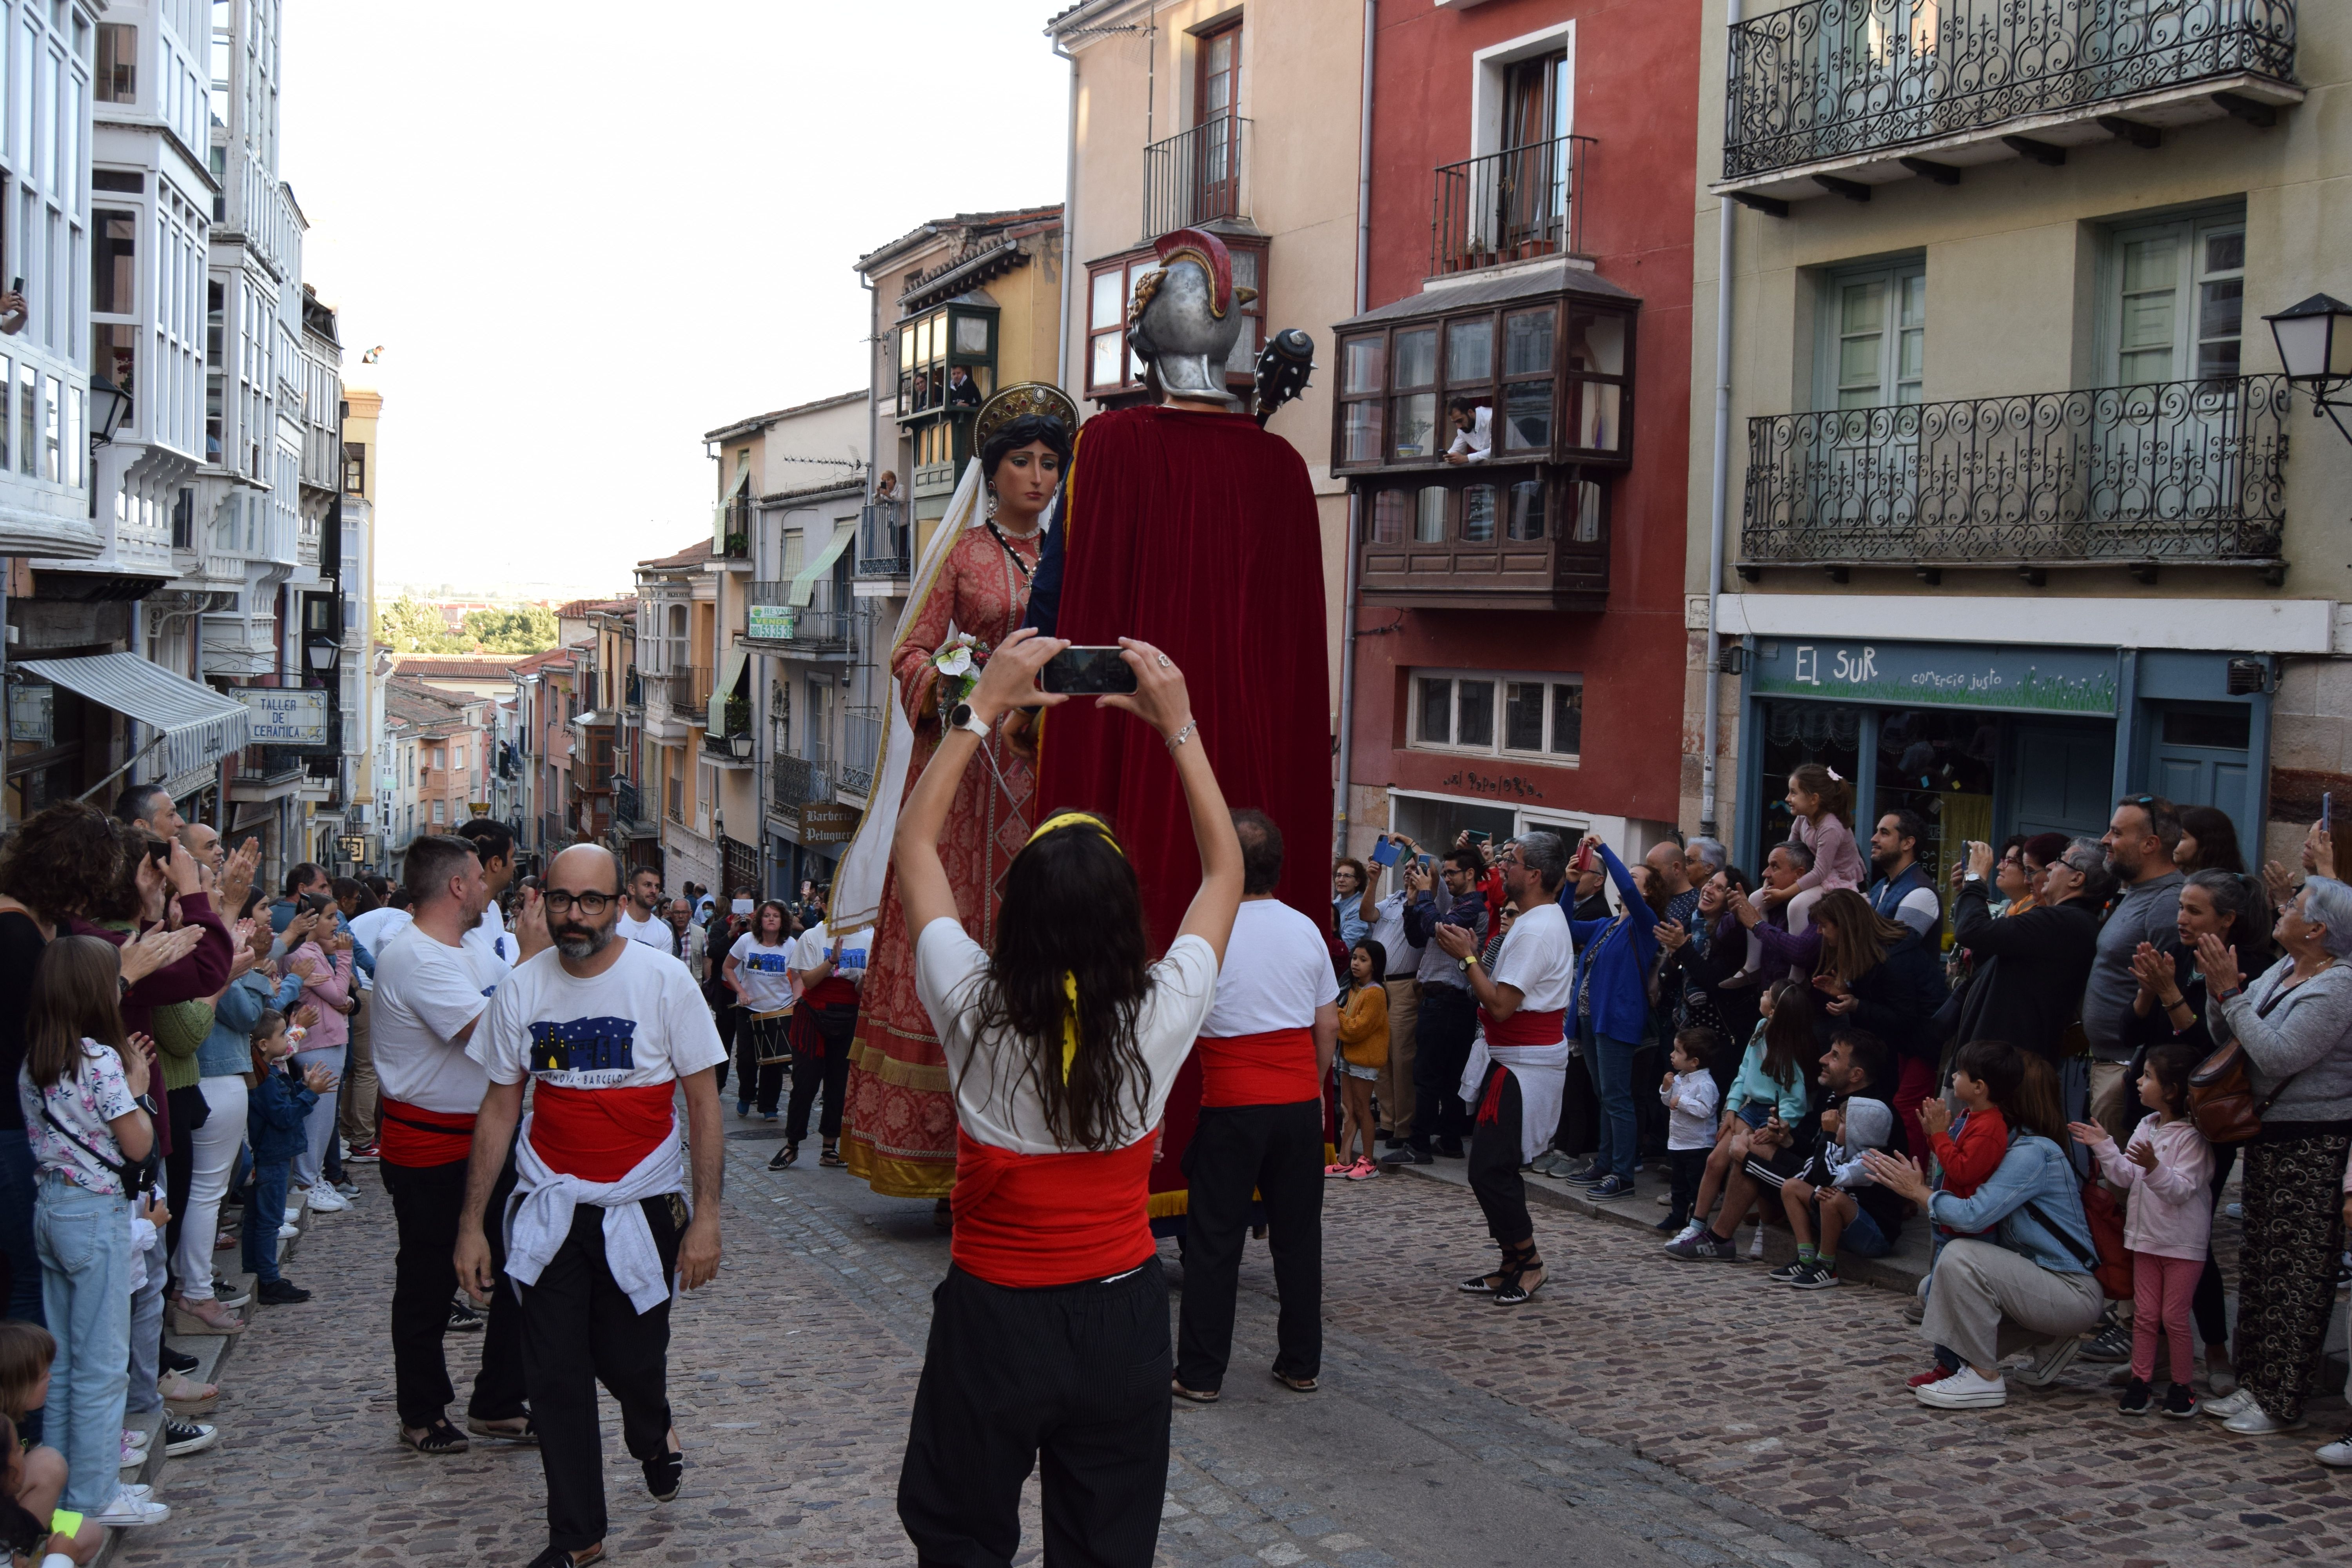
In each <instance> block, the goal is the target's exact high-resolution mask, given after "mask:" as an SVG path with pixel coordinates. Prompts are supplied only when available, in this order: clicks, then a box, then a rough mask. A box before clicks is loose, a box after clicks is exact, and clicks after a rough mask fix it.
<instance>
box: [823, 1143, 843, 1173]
mask: <svg viewBox="0 0 2352 1568" xmlns="http://www.w3.org/2000/svg"><path fill="white" fill-rule="evenodd" d="M816 1163H818V1164H820V1165H824V1166H825V1167H827V1168H829V1169H838V1168H840V1167H841V1166H843V1165H846V1164H848V1163H849V1162H848V1161H846V1160H845V1159H843V1158H842V1157H841V1151H840V1150H838V1149H836V1148H835V1147H834V1146H833V1145H832V1144H830V1143H828V1144H826V1145H825V1146H824V1150H823V1151H822V1152H820V1153H819V1154H818V1155H817V1157H816Z"/></svg>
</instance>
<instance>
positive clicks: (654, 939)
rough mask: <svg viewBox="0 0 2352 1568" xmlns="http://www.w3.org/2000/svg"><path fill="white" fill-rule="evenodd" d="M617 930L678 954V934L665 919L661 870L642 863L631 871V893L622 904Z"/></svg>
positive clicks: (615, 924) (626, 938)
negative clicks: (662, 906)
mask: <svg viewBox="0 0 2352 1568" xmlns="http://www.w3.org/2000/svg"><path fill="white" fill-rule="evenodd" d="M613 929H614V931H616V932H617V933H618V934H619V935H620V936H622V937H623V938H624V939H625V940H627V941H629V942H643V943H645V945H646V946H647V947H650V948H656V949H658V950H659V951H661V952H667V953H668V954H669V955H670V956H671V957H673V958H675V957H677V932H676V931H672V930H670V928H669V921H667V920H664V919H663V918H662V913H661V873H660V872H658V871H656V870H655V869H653V868H651V867H649V866H640V867H638V868H636V869H635V870H634V871H632V872H630V873H629V896H628V898H627V900H625V901H624V902H623V903H622V905H621V906H620V910H619V913H618V916H617V918H616V919H615V920H614V925H613Z"/></svg>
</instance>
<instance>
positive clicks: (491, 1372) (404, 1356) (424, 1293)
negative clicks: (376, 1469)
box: [246, 1149, 524, 1426]
mask: <svg viewBox="0 0 2352 1568" xmlns="http://www.w3.org/2000/svg"><path fill="white" fill-rule="evenodd" d="M466 1166H467V1162H466V1161H464V1160H452V1161H450V1162H449V1163H446V1164H442V1165H395V1164H394V1163H392V1162H391V1161H389V1160H387V1161H385V1162H384V1163H383V1187H384V1191H385V1192H387V1193H389V1194H392V1219H393V1225H394V1227H395V1228H396V1230H397V1231H398V1233H399V1237H400V1240H399V1250H398V1251H397V1252H396V1253H395V1254H394V1257H393V1261H392V1377H393V1401H394V1404H395V1405H398V1406H399V1409H400V1424H401V1425H402V1426H431V1425H432V1424H433V1423H434V1422H436V1421H437V1420H439V1419H440V1418H441V1415H442V1414H443V1412H444V1411H445V1410H446V1409H447V1407H448V1405H449V1402H450V1401H451V1400H452V1399H454V1398H456V1397H457V1391H456V1390H455V1389H453V1388H452V1387H450V1385H449V1362H448V1358H447V1357H446V1355H445V1354H443V1352H442V1344H441V1342H442V1339H443V1337H444V1336H445V1335H446V1333H447V1332H448V1331H449V1300H450V1298H451V1297H452V1296H454V1295H455V1294H456V1293H457V1273H456V1271H455V1270H454V1269H453V1268H451V1266H450V1258H451V1256H452V1255H453V1254H454V1253H456V1251H457V1220H458V1216H459V1215H461V1214H463V1213H464V1211H465V1207H466ZM514 1184H515V1168H514V1152H513V1151H512V1150H511V1149H509V1151H508V1152H507V1163H506V1169H505V1170H503V1171H501V1172H499V1180H498V1184H497V1185H496V1186H494V1187H492V1188H491V1189H490V1204H489V1209H488V1215H487V1218H486V1219H485V1222H484V1224H483V1226H482V1228H483V1229H484V1230H486V1231H488V1233H489V1242H490V1267H491V1268H496V1269H501V1270H502V1269H504V1268H506V1262H507V1240H506V1226H505V1225H504V1224H503V1223H501V1216H502V1215H504V1214H505V1213H506V1203H507V1194H509V1193H511V1192H512V1191H514ZM246 1223H247V1224H248V1225H250V1224H251V1223H252V1221H251V1220H250V1219H248V1220H247V1222H246ZM489 1320H490V1321H488V1323H485V1324H484V1325H483V1326H482V1365H481V1370H480V1371H479V1372H478V1373H475V1375H474V1392H473V1397H472V1398H470V1399H468V1400H467V1403H466V1414H467V1415H470V1416H472V1417H474V1418H475V1419H476V1420H479V1421H510V1420H512V1419H513V1418H514V1417H516V1416H518V1415H522V1414H523V1413H524V1407H523V1389H522V1347H521V1326H520V1317H519V1315H518V1313H517V1311H516V1308H515V1302H514V1297H513V1294H512V1293H511V1292H509V1291H508V1290H505V1289H498V1290H494V1291H492V1292H491V1293H490V1310H489Z"/></svg>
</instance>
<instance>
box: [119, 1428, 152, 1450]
mask: <svg viewBox="0 0 2352 1568" xmlns="http://www.w3.org/2000/svg"><path fill="white" fill-rule="evenodd" d="M122 1446H123V1447H126V1448H144V1447H146V1446H147V1434H146V1433H145V1432H143V1431H142V1430H141V1429H140V1428H138V1427H136V1426H125V1427H124V1428H123V1429H122Z"/></svg>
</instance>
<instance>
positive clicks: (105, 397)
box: [89, 375, 131, 447]
mask: <svg viewBox="0 0 2352 1568" xmlns="http://www.w3.org/2000/svg"><path fill="white" fill-rule="evenodd" d="M130 422H131V395H130V394H129V393H127V392H125V391H123V390H122V388H121V387H119V386H117V385H115V384H114V383H112V382H111V381H109V380H108V379H107V378H106V377H104V376H102V375H92V376H91V377H90V378H89V444H90V445H91V446H93V447H104V446H108V445H110V444H111V443H112V442H113V440H114V437H115V436H116V434H117V433H118V432H120V431H121V428H122V427H123V426H125V425H127V424H129V423H130Z"/></svg>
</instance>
